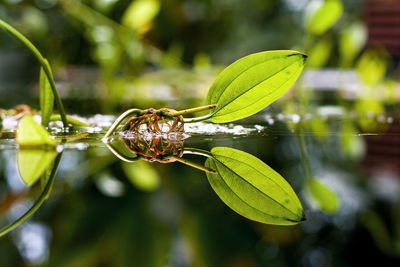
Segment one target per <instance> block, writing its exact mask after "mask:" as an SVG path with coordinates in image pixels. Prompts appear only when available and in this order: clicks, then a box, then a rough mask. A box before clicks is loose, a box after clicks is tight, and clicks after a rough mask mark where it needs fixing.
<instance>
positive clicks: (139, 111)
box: [103, 108, 143, 142]
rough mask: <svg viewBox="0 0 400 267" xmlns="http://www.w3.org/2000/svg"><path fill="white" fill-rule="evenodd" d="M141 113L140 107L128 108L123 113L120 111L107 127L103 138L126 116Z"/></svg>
mask: <svg viewBox="0 0 400 267" xmlns="http://www.w3.org/2000/svg"><path fill="white" fill-rule="evenodd" d="M140 113H143V110H141V109H137V108H133V109H128V110H127V111H125V112H124V113H122V114H121V115H120V116H119V117H118V118H117V119H116V120H115V121H114V123H113V124H112V125H111V127H110V129H108V131H107V133H106V135H105V136H104V138H107V137H109V136H110V135H111V134H112V133H113V132H114V131H115V130H116V129H117V128H118V126H119V125H120V124H121V122H122V121H123V120H124V119H126V117H128V116H130V115H132V114H136V115H137V114H140ZM104 138H103V142H104Z"/></svg>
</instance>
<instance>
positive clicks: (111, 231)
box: [0, 107, 400, 266]
mask: <svg viewBox="0 0 400 267" xmlns="http://www.w3.org/2000/svg"><path fill="white" fill-rule="evenodd" d="M81 119H82V120H85V121H86V122H87V123H88V124H89V125H90V126H91V127H88V128H80V129H75V130H73V131H71V132H69V133H68V135H64V134H63V133H62V131H61V130H60V127H59V125H57V124H54V125H53V126H52V128H51V129H50V131H51V132H52V134H53V135H55V136H57V138H58V140H59V141H60V142H64V145H62V146H61V145H60V146H58V147H57V150H56V151H41V150H35V151H28V152H27V151H22V150H19V149H18V147H17V145H16V143H15V138H14V133H15V127H16V121H15V120H14V119H13V118H11V117H9V118H6V119H5V120H4V122H3V125H4V129H3V132H2V133H1V139H0V149H1V150H0V158H1V160H0V227H1V228H2V229H3V230H4V229H8V228H7V227H10V225H15V226H17V224H18V226H17V227H16V228H15V229H13V230H12V231H11V232H10V233H8V234H6V235H4V236H3V237H1V238H0V263H1V264H0V265H1V266H30V265H41V266H358V265H360V264H363V263H368V262H370V261H371V259H375V260H376V259H379V260H380V261H381V264H382V266H395V265H396V264H397V263H399V257H400V245H399V244H400V119H399V118H396V117H395V116H391V115H380V116H379V117H359V116H355V115H354V114H353V115H351V114H350V115H349V114H343V112H342V111H341V110H340V109H338V108H336V107H330V108H325V109H323V110H320V112H319V113H318V114H314V115H307V114H306V115H304V116H299V115H297V114H281V113H273V114H268V113H261V114H258V115H255V116H252V117H251V118H249V119H247V120H245V121H241V122H239V123H238V124H226V125H215V124H211V123H197V124H192V125H190V124H187V125H185V130H186V133H185V134H184V135H183V136H180V137H176V136H175V137H173V138H170V139H173V140H169V141H165V140H164V141H163V137H160V138H161V139H160V140H161V141H159V142H165V146H163V148H165V147H166V146H168V145H170V146H168V149H166V150H165V151H168V153H170V155H173V156H174V157H173V158H172V159H171V158H168V160H165V158H164V160H154V159H153V160H150V161H153V162H150V161H149V160H144V159H140V160H135V161H133V162H126V160H125V161H124V160H123V159H124V157H123V156H122V157H121V155H119V156H118V153H116V152H115V151H114V150H113V149H112V148H111V149H110V145H109V144H114V146H112V147H114V148H115V147H120V148H121V147H122V148H123V149H124V147H125V150H124V151H125V152H123V153H122V154H123V155H124V153H125V156H126V153H129V149H128V150H126V147H127V146H126V145H125V146H124V144H126V143H127V142H125V143H124V139H123V138H122V137H123V136H122V137H121V136H120V135H117V136H113V138H111V140H108V141H109V142H108V144H106V143H104V142H103V141H102V137H103V136H104V134H105V132H106V130H107V129H108V127H109V126H110V125H111V123H112V121H113V119H114V117H113V116H99V115H97V116H93V117H90V118H81ZM360 125H361V126H360ZM365 125H367V127H366V126H365ZM125 141H126V139H125ZM118 142H119V143H118ZM115 144H117V145H115ZM121 144H122V145H121ZM215 147H227V148H233V149H235V150H240V151H244V152H246V153H248V154H250V155H252V157H256V158H258V159H259V160H261V161H262V162H264V164H266V165H268V166H269V167H270V168H272V169H273V170H275V171H276V172H277V173H279V174H280V175H281V176H282V177H283V178H284V179H285V180H286V181H287V183H288V184H289V185H290V187H291V188H293V191H294V193H295V194H296V195H297V196H298V198H299V199H300V202H301V205H302V206H303V209H304V215H305V218H306V220H305V221H302V222H301V223H299V224H296V225H290V226H281V225H269V224H264V223H260V222H255V221H253V220H249V219H247V218H246V217H245V216H242V215H240V214H238V213H237V212H235V211H234V210H235V208H232V207H230V205H229V203H227V204H226V201H223V200H221V199H222V198H223V197H221V195H220V194H219V193H217V192H216V191H215V190H214V189H215V188H214V187H213V186H211V185H210V183H209V180H208V179H207V171H205V170H204V169H202V167H203V168H204V162H205V161H206V157H204V156H202V155H201V153H190V154H189V153H184V151H187V150H190V149H189V148H192V149H197V150H199V149H200V150H202V151H211V150H212V149H213V148H215ZM197 150H196V151H197ZM165 151H164V152H165ZM142 152H143V153H144V152H146V153H148V151H147V150H146V151H142ZM153 152H154V151H153ZM121 158H122V159H121ZM142 158H146V157H142ZM179 159H184V162H181V161H182V160H179ZM160 161H162V162H163V163H161V162H160ZM167 161H168V163H165V162H167ZM27 166H28V167H27ZM37 166H41V167H37ZM43 166H45V167H43ZM43 173H44V174H45V175H43ZM53 174H54V175H53ZM39 176H40V178H38V177H39ZM239 213H240V212H239ZM24 215H31V216H30V217H29V219H27V220H21V216H22V218H23V219H25V218H24V217H23V216H24ZM20 223H21V224H20Z"/></svg>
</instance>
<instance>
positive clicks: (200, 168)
mask: <svg viewBox="0 0 400 267" xmlns="http://www.w3.org/2000/svg"><path fill="white" fill-rule="evenodd" d="M172 158H173V159H174V160H176V161H179V162H181V163H183V164H186V165H188V166H190V167H193V168H196V169H198V170H201V171H204V172H209V173H216V171H214V170H213V169H210V168H207V167H204V166H203V165H200V164H197V163H194V162H191V161H189V160H187V159H182V158H179V157H175V156H173V157H172Z"/></svg>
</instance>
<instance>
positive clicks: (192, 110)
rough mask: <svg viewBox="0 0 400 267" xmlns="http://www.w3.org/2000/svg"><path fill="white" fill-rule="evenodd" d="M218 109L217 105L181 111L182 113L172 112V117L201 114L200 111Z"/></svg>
mask: <svg viewBox="0 0 400 267" xmlns="http://www.w3.org/2000/svg"><path fill="white" fill-rule="evenodd" d="M216 107H217V105H216V104H213V105H207V106H201V107H196V108H188V109H184V110H180V111H177V112H171V115H172V116H178V115H186V114H189V113H193V112H199V111H204V110H209V109H214V108H216Z"/></svg>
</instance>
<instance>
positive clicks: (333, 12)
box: [307, 0, 343, 35]
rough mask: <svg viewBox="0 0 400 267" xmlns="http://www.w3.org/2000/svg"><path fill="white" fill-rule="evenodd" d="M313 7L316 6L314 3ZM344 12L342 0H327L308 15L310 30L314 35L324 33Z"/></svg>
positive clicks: (308, 27)
mask: <svg viewBox="0 0 400 267" xmlns="http://www.w3.org/2000/svg"><path fill="white" fill-rule="evenodd" d="M312 4H313V3H312ZM311 7H314V5H312V6H311ZM342 12H343V5H342V2H340V1H338V0H326V1H325V2H324V3H323V4H322V5H321V6H320V7H319V8H316V9H313V10H311V14H309V15H308V18H307V30H308V32H309V33H311V34H314V35H321V34H323V33H324V32H326V31H327V30H329V29H330V28H331V27H332V26H333V24H335V23H336V21H337V20H338V19H339V18H340V16H341V15H342Z"/></svg>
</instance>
